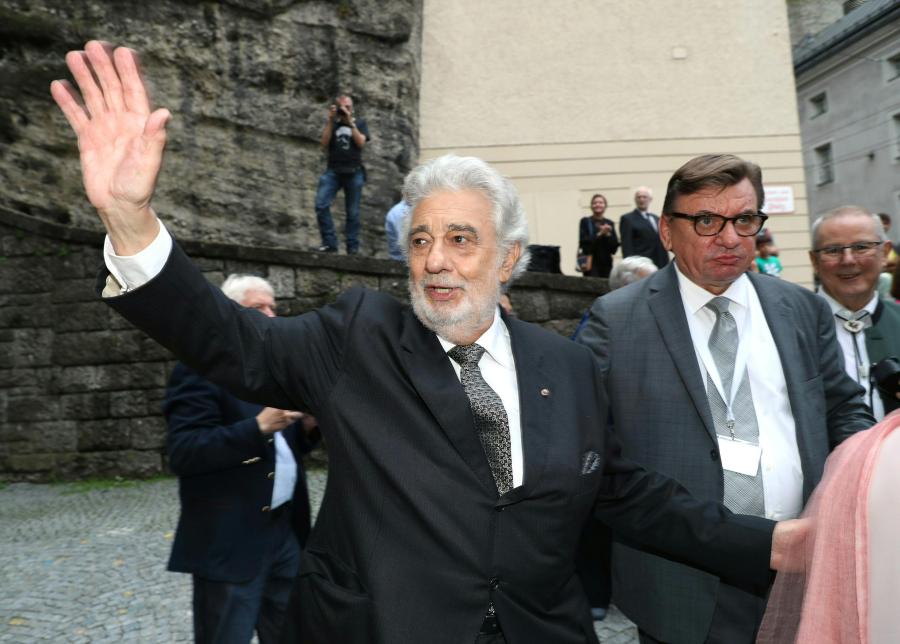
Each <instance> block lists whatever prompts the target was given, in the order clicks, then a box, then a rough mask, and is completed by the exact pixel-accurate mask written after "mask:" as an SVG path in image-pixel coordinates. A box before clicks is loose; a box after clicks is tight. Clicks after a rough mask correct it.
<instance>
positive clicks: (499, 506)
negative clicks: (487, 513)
mask: <svg viewBox="0 0 900 644" xmlns="http://www.w3.org/2000/svg"><path fill="white" fill-rule="evenodd" d="M505 507H506V506H505V505H498V506H497V507H495V508H494V509H495V510H496V511H497V512H503V508H505Z"/></svg>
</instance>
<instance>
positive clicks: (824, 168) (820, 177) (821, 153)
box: [813, 143, 834, 186]
mask: <svg viewBox="0 0 900 644" xmlns="http://www.w3.org/2000/svg"><path fill="white" fill-rule="evenodd" d="M813 153H814V154H815V155H816V185H819V186H821V185H824V184H826V183H831V182H832V181H834V161H833V159H832V155H831V144H830V143H826V144H825V145H820V146H819V147H817V148H815V149H814V150H813Z"/></svg>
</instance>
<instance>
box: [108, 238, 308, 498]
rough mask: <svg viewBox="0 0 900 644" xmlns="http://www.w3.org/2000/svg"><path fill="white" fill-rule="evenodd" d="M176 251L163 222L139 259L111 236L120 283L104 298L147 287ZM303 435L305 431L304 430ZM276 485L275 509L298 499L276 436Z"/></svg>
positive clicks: (285, 450)
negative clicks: (121, 252) (126, 253)
mask: <svg viewBox="0 0 900 644" xmlns="http://www.w3.org/2000/svg"><path fill="white" fill-rule="evenodd" d="M171 251H172V236H171V235H170V234H169V231H168V230H166V227H165V226H163V223H162V222H159V233H157V235H156V238H155V239H154V240H153V241H152V242H151V243H150V245H149V246H147V247H146V248H144V249H143V250H142V251H140V252H139V253H137V254H136V255H129V256H123V255H116V254H115V252H114V250H113V246H112V242H110V241H109V235H107V236H106V239H105V240H104V241H103V260H104V262H105V263H106V268H107V270H108V271H109V273H110V275H112V276H113V278H114V279H115V281H116V282H117V283H118V288H115V287H114V286H113V285H111V284H110V283H109V280H107V285H106V288H105V289H103V296H104V297H111V296H115V295H121V294H122V293H126V292H128V291H133V290H134V289H136V288H138V287H139V286H142V285H143V284H146V283H147V282H149V281H150V280H152V279H153V278H154V277H156V276H157V275H158V274H159V273H160V272H161V271H162V269H163V267H164V266H165V265H166V260H167V259H169V253H170V252H171ZM301 431H302V430H301ZM274 438H275V481H274V483H273V485H272V501H271V503H270V504H269V505H270V506H271V507H272V508H277V507H278V506H279V505H282V504H284V503H285V502H287V501H290V500H291V498H292V497H293V496H294V485H295V484H296V483H297V461H296V460H294V455H293V453H291V448H290V446H289V445H288V444H287V441H286V440H285V439H284V436H282V435H281V432H276V433H275V436H274Z"/></svg>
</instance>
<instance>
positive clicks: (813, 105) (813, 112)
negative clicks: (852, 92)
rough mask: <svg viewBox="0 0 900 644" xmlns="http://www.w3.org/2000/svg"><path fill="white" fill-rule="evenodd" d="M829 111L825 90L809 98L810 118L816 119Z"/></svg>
mask: <svg viewBox="0 0 900 644" xmlns="http://www.w3.org/2000/svg"><path fill="white" fill-rule="evenodd" d="M827 111H828V96H827V95H826V94H825V92H822V93H821V94H816V95H815V96H813V97H812V98H811V99H809V118H811V119H814V118H816V117H817V116H821V115H822V114H824V113H825V112H827Z"/></svg>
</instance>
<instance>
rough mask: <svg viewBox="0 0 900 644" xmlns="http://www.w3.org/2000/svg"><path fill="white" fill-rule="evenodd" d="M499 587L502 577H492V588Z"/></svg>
mask: <svg viewBox="0 0 900 644" xmlns="http://www.w3.org/2000/svg"><path fill="white" fill-rule="evenodd" d="M498 588H500V578H499V577H494V578H493V579H491V590H497V589H498Z"/></svg>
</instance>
